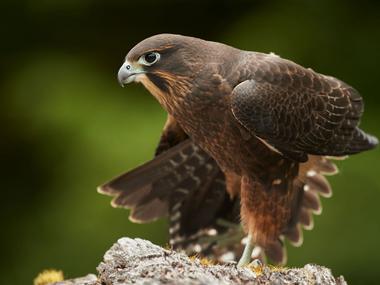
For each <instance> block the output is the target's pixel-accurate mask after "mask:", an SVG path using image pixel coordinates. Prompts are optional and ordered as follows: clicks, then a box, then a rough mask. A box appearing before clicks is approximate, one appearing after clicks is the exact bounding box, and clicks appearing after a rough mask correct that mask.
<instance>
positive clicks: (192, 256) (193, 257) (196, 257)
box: [189, 253, 199, 262]
mask: <svg viewBox="0 0 380 285" xmlns="http://www.w3.org/2000/svg"><path fill="white" fill-rule="evenodd" d="M189 259H190V261H192V262H194V261H195V260H196V259H199V255H198V253H196V254H193V255H190V256H189Z"/></svg>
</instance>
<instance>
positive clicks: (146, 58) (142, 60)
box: [118, 34, 207, 91]
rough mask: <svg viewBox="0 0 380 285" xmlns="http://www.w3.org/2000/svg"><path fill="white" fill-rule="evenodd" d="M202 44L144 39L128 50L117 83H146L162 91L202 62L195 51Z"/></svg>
mask: <svg viewBox="0 0 380 285" xmlns="http://www.w3.org/2000/svg"><path fill="white" fill-rule="evenodd" d="M204 45H207V42H206V41H203V40H200V39H196V38H191V37H185V36H180V35H172V34H160V35H155V36H152V37H150V38H147V39H145V40H143V41H141V42H140V43H138V44H137V45H136V46H135V47H134V48H132V49H131V50H130V51H129V53H128V54H127V56H126V58H125V62H124V63H123V65H122V66H121V67H120V69H119V73H118V80H119V82H120V84H121V85H122V86H124V84H127V83H131V82H142V83H143V84H144V81H147V80H149V81H151V82H152V83H153V84H155V85H156V86H157V87H159V88H160V89H162V90H163V91H165V89H167V88H168V86H167V85H168V84H170V81H171V79H172V80H176V79H177V77H191V76H194V71H195V69H197V68H199V65H200V64H201V63H202V61H201V60H200V57H201V56H202V53H200V52H199V49H200V48H202V46H204ZM144 85H145V84H144Z"/></svg>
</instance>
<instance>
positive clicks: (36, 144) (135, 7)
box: [0, 0, 380, 284]
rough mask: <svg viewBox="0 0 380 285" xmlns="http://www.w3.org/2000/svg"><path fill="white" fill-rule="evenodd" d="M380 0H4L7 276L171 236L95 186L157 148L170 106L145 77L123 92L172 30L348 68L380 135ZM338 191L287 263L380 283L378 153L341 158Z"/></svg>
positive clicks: (89, 268) (325, 67) (70, 265)
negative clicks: (124, 77) (136, 48)
mask: <svg viewBox="0 0 380 285" xmlns="http://www.w3.org/2000/svg"><path fill="white" fill-rule="evenodd" d="M379 3H380V1H367V0H361V1H343V0H342V1H331V0H330V1H328V0H325V1H311V0H299V1H214V0H212V1H200V2H196V1H169V0H167V1H153V0H151V1H148V0H145V1H140V0H139V1H137V0H135V1H127V0H124V1H121V0H112V1H100V0H76V1H74V0H56V1H48V0H35V1H31V0H19V1H10V0H5V1H4V0H3V1H2V2H1V4H0V5H1V7H0V11H1V12H0V13H1V14H2V15H1V17H0V24H1V25H0V31H1V33H0V35H1V45H0V50H1V53H0V59H1V64H0V94H1V95H0V109H1V112H0V118H1V122H2V134H1V140H0V146H1V148H0V153H1V174H2V177H1V185H2V189H1V191H2V199H1V201H2V205H1V214H2V227H1V228H2V233H1V237H2V241H1V263H2V264H1V266H0V270H1V271H2V272H1V283H2V284H30V283H31V282H32V279H33V278H34V277H35V276H36V275H37V273H38V272H40V271H41V270H43V269H46V268H58V269H62V270H63V271H64V272H65V276H66V277H75V276H81V275H84V274H86V273H88V272H95V267H96V265H97V264H98V263H99V262H100V261H101V259H102V256H103V253H104V252H105V250H106V249H108V248H109V247H110V246H111V245H112V244H113V243H114V242H115V241H116V240H117V239H118V238H120V237H122V236H129V237H142V238H146V239H149V240H151V241H152V242H154V243H158V244H165V243H166V238H167V233H166V232H167V226H166V222H165V221H159V222H156V223H153V224H149V225H136V224H132V223H131V222H129V220H128V212H127V211H125V210H121V209H113V208H111V206H110V204H109V202H110V198H109V197H106V196H102V195H100V194H97V192H96V186H97V185H99V184H101V183H103V182H105V181H107V180H108V179H110V178H111V177H113V176H115V175H117V174H119V173H121V172H123V171H126V170H128V169H131V168H133V167H135V166H137V165H139V164H140V163H142V162H144V161H146V160H148V159H150V158H151V157H152V154H153V151H154V148H155V146H156V143H157V140H158V138H159V135H160V131H161V128H162V125H163V123H164V121H165V113H164V111H163V110H162V109H161V108H160V106H159V104H158V103H157V102H156V101H155V100H154V99H153V97H152V96H151V95H149V94H148V92H147V91H145V90H144V89H143V88H142V86H138V85H133V86H128V88H125V89H122V88H120V86H119V85H118V83H117V80H116V73H117V70H118V68H119V66H120V65H121V63H122V61H123V58H124V56H125V54H126V53H127V52H128V50H129V49H130V48H131V47H132V46H133V45H134V44H136V43H137V42H139V41H140V40H142V39H144V38H146V37H148V36H150V35H153V34H156V33H162V32H171V33H181V34H186V35H192V36H198V37H202V38H205V39H210V40H214V41H221V42H224V43H227V44H230V45H233V46H236V47H239V48H242V49H248V50H256V51H262V52H271V51H273V52H275V53H276V54H279V55H281V56H282V57H285V58H289V59H291V60H294V61H296V62H298V63H300V64H302V65H304V66H307V67H312V68H313V69H314V70H317V71H319V72H321V73H325V74H330V75H333V76H336V77H338V78H340V79H342V80H344V81H346V82H348V83H350V84H351V85H353V86H354V87H355V88H357V89H358V90H359V91H360V92H361V94H362V95H363V96H364V98H365V102H366V111H365V114H364V117H363V120H362V127H363V128H364V129H365V130H366V131H368V132H370V133H372V134H375V135H377V136H378V137H380V127H379V125H378V124H379V123H380V122H379V119H380V114H379V110H378V109H379V106H380V97H379V94H378V92H379V91H378V84H379V78H380V72H379V64H380V12H379V11H380V4H379ZM339 166H340V169H341V172H340V174H339V175H337V176H335V177H331V179H330V181H331V183H332V186H333V188H334V190H335V191H334V196H333V197H332V198H331V199H329V200H326V199H324V200H323V205H324V213H323V215H321V216H318V217H316V218H315V228H314V230H313V231H311V232H306V233H305V242H304V245H303V246H302V247H301V248H296V249H294V248H289V252H288V255H289V265H290V266H302V265H304V264H305V263H310V262H312V263H319V264H323V265H325V266H328V267H330V268H332V269H333V273H334V274H335V275H338V274H343V275H344V276H345V277H346V279H347V280H348V281H349V283H351V284H371V283H372V284H375V280H378V275H379V274H378V271H379V270H378V266H379V261H380V246H379V238H380V222H379V217H380V216H379V204H380V180H379V176H380V149H379V148H378V149H377V150H375V151H371V152H368V153H364V154H360V155H357V156H353V157H351V158H350V159H349V160H346V161H344V162H339Z"/></svg>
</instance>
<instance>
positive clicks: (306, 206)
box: [242, 155, 338, 264]
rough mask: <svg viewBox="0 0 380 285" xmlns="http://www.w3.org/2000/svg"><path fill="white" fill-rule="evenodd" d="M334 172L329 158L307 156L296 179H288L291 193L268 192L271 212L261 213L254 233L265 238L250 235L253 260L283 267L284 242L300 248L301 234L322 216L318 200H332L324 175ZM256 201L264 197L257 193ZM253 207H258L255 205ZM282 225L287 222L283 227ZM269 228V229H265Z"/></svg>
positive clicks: (284, 260)
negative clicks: (268, 260) (327, 198)
mask: <svg viewBox="0 0 380 285" xmlns="http://www.w3.org/2000/svg"><path fill="white" fill-rule="evenodd" d="M337 172H338V170H337V167H336V166H335V164H334V163H332V162H331V158H327V157H323V156H311V155H310V156H309V159H308V161H307V162H305V163H301V164H300V165H299V169H298V175H297V176H296V177H295V178H294V179H290V180H292V182H291V185H289V187H291V189H292V190H291V191H289V193H288V194H286V195H284V193H285V192H283V193H282V194H281V193H280V192H279V191H277V193H275V191H271V190H270V191H269V192H267V193H270V197H269V196H268V197H267V198H268V199H267V201H268V203H272V206H271V207H270V208H271V211H270V212H268V215H267V216H266V215H265V214H263V213H265V210H262V211H263V212H262V213H261V215H262V216H261V218H260V220H261V225H262V228H261V229H256V232H263V231H265V234H264V235H265V237H266V238H264V237H263V236H261V237H260V236H257V233H256V236H255V232H254V233H253V234H254V239H256V244H257V248H256V250H254V252H255V254H256V256H254V258H259V259H264V260H263V261H265V259H266V258H268V259H270V261H271V262H272V263H275V264H285V263H286V261H287V254H286V248H285V245H284V241H285V239H287V240H288V241H289V243H290V244H292V245H293V246H296V247H298V246H301V245H302V243H303V234H302V230H303V229H305V230H311V229H312V228H313V225H314V224H313V214H316V215H319V214H321V213H322V207H321V203H320V199H319V197H320V196H322V197H331V195H332V191H331V187H330V185H329V183H328V181H327V179H326V178H325V175H333V174H336V173H337ZM262 195H264V196H265V195H266V194H265V192H262ZM264 198H265V197H264ZM243 199H244V197H243V196H242V200H243ZM256 199H257V200H261V201H263V200H262V199H263V197H260V198H257V193H256ZM265 202H266V201H265ZM265 202H264V203H263V202H261V203H263V205H262V206H263V207H266V208H267V207H268V205H269V204H267V203H265ZM259 203H260V202H259ZM242 204H244V203H242ZM264 204H266V205H264ZM256 207H260V206H259V205H256ZM258 211H260V209H259V210H258ZM242 215H243V212H242ZM269 216H270V217H269ZM273 217H274V219H273ZM271 219H273V220H271ZM281 221H287V222H286V223H285V224H284V223H281ZM268 225H271V226H269V227H268ZM256 227H260V225H256ZM264 227H265V230H264ZM268 231H269V232H268ZM268 236H269V238H268Z"/></svg>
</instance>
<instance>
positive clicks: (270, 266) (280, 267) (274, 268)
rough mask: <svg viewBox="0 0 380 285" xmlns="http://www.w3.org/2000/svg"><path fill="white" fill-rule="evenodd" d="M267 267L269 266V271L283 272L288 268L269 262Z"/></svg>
mask: <svg viewBox="0 0 380 285" xmlns="http://www.w3.org/2000/svg"><path fill="white" fill-rule="evenodd" d="M268 267H269V269H270V271H272V272H284V271H286V270H288V269H289V268H287V267H283V266H274V265H271V264H269V265H268Z"/></svg>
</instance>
